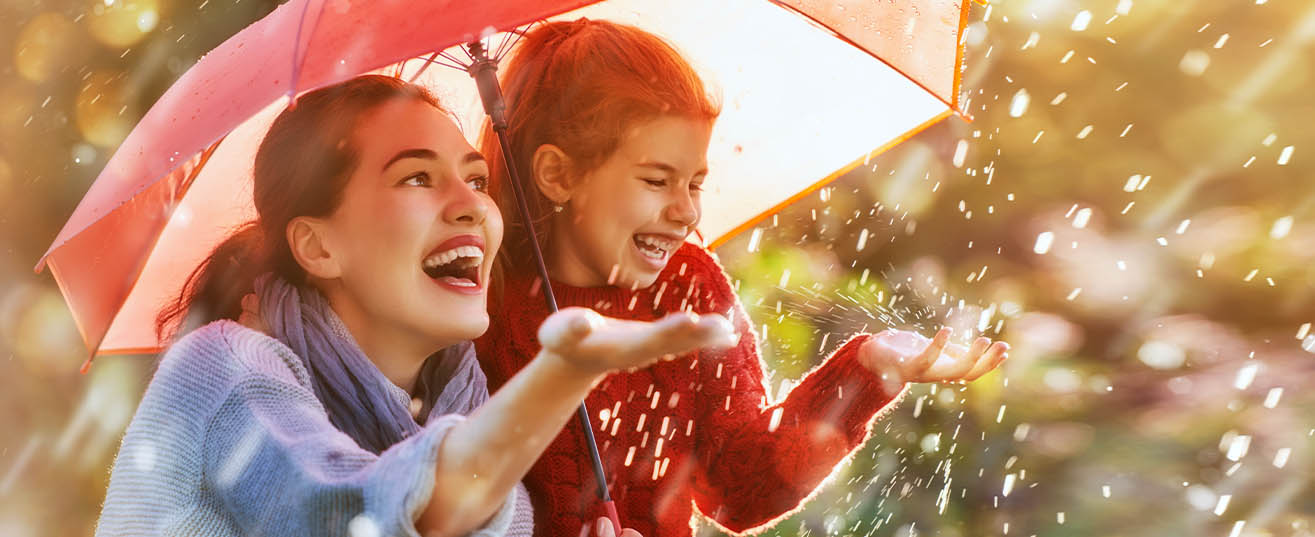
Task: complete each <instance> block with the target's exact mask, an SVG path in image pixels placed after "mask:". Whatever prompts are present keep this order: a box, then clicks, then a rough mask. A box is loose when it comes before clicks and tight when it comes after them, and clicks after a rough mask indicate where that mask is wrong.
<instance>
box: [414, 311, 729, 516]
mask: <svg viewBox="0 0 1315 537" xmlns="http://www.w3.org/2000/svg"><path fill="white" fill-rule="evenodd" d="M734 338H735V334H734V332H733V331H732V330H731V327H730V324H729V323H728V322H727V321H726V320H725V319H724V318H723V317H721V316H719V315H709V316H703V317H702V318H700V317H699V316H695V315H692V314H675V315H670V316H668V317H666V318H664V319H662V320H659V321H656V322H653V323H640V322H634V321H620V320H615V319H607V318H603V317H601V316H599V315H598V314H596V313H594V312H593V311H590V310H585V309H579V308H569V309H565V310H562V311H561V312H559V313H557V314H555V315H553V316H551V317H549V318H548V319H547V320H545V321H544V323H543V325H542V326H541V327H540V329H539V340H540V341H542V342H543V346H544V349H543V350H542V351H541V352H540V353H539V354H538V355H537V356H536V357H535V358H534V360H532V361H531V362H530V363H529V364H527V365H526V366H525V368H524V369H522V370H521V371H520V372H519V373H517V374H516V376H514V377H512V378H511V379H510V380H509V381H508V382H507V383H506V384H505V385H504V386H503V387H502V388H501V389H499V390H498V391H497V392H496V393H494V394H493V395H492V397H490V398H489V400H488V402H486V403H485V404H484V405H482V406H481V407H480V408H479V409H478V410H476V411H475V412H474V413H473V414H471V416H470V417H469V419H468V420H466V421H465V422H464V423H461V424H458V425H456V426H454V427H453V428H452V430H451V431H450V432H449V433H448V435H447V438H446V439H444V441H443V443H442V444H441V446H440V447H439V454H438V464H437V467H436V469H435V472H436V474H435V475H436V477H435V482H434V493H433V496H432V497H431V499H430V502H429V504H428V506H427V507H426V509H425V511H424V513H423V514H422V516H421V517H420V520H419V522H418V524H417V527H418V528H420V529H421V530H422V532H424V533H425V534H426V535H439V536H447V535H461V534H464V533H465V532H468V531H470V530H471V529H473V528H476V527H479V526H480V525H482V524H484V522H485V521H486V520H488V518H489V517H491V516H492V515H493V514H494V513H495V512H496V511H497V509H498V507H499V505H500V504H501V503H502V501H503V499H504V498H505V497H506V496H507V494H508V492H509V491H510V490H511V489H512V487H513V486H515V484H516V483H518V482H519V481H520V480H521V479H522V478H523V477H524V476H525V474H526V473H527V472H528V471H529V469H530V466H531V465H532V464H533V463H534V461H535V460H537V459H538V458H539V455H540V454H541V453H543V450H544V449H546V448H547V446H548V444H549V443H550V442H551V441H552V440H553V438H555V437H556V436H557V434H558V433H559V432H560V431H561V429H562V426H563V425H565V424H566V422H567V420H569V419H570V417H571V416H572V415H573V414H574V413H575V409H576V408H577V407H578V406H579V405H580V401H583V400H584V397H585V395H587V394H588V393H589V390H591V389H592V388H593V385H594V383H595V382H596V381H597V380H598V379H600V378H601V377H602V376H603V375H604V374H606V373H608V372H610V371H613V370H616V369H625V368H631V367H640V366H643V365H647V364H648V363H651V362H653V361H656V360H658V359H659V358H662V357H664V356H674V355H678V354H683V353H685V352H689V351H691V350H694V349H697V348H700V347H709V346H711V347H726V346H729V345H730V344H732V343H734Z"/></svg>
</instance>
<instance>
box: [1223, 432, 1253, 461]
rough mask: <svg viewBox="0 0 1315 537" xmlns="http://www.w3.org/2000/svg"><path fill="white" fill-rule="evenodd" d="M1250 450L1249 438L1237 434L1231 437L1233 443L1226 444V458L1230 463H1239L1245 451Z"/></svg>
mask: <svg viewBox="0 0 1315 537" xmlns="http://www.w3.org/2000/svg"><path fill="white" fill-rule="evenodd" d="M1249 449H1251V436H1250V435H1245V434H1239V435H1237V436H1234V437H1233V441H1232V442H1229V443H1228V453H1227V454H1226V455H1225V457H1228V460H1230V461H1240V460H1242V457H1245V456H1246V454H1247V450H1249Z"/></svg>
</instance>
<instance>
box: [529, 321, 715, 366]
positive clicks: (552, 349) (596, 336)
mask: <svg viewBox="0 0 1315 537" xmlns="http://www.w3.org/2000/svg"><path fill="white" fill-rule="evenodd" d="M539 342H540V343H541V344H543V351H544V352H545V353H548V354H550V355H553V356H556V357H557V358H559V359H561V360H562V361H564V362H566V363H567V364H570V365H572V366H574V367H576V368H578V369H580V370H581V372H583V373H587V374H600V373H605V372H608V371H612V370H617V369H630V368H636V367H642V366H645V365H648V364H650V363H653V362H655V361H657V360H659V359H664V358H665V359H670V358H674V357H675V356H677V355H680V354H684V353H687V352H689V351H692V350H695V349H700V348H717V349H724V348H729V347H732V346H734V345H735V344H736V343H738V342H739V335H738V334H736V332H735V329H734V327H732V326H731V323H730V321H728V320H726V318H725V317H723V316H721V315H717V314H706V315H698V314H694V313H673V314H671V315H667V316H666V317H663V318H661V319H658V320H656V321H653V322H641V321H628V320H624V319H613V318H610V317H603V316H602V315H599V314H598V313H597V312H595V311H593V310H591V309H586V308H566V309H563V310H561V311H559V312H557V313H554V314H552V315H551V316H549V317H548V318H547V319H546V320H544V321H543V324H542V325H541V326H540V327H539Z"/></svg>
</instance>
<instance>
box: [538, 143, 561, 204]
mask: <svg viewBox="0 0 1315 537" xmlns="http://www.w3.org/2000/svg"><path fill="white" fill-rule="evenodd" d="M530 168H531V170H530V173H531V176H532V177H533V178H534V184H535V186H537V187H539V192H542V193H543V195H544V196H546V197H547V198H548V199H550V200H552V201H553V203H556V204H558V205H565V204H566V202H567V201H569V200H570V199H571V178H570V175H571V174H570V171H571V157H570V156H569V155H567V154H566V152H565V151H562V148H560V147H557V146H555V145H552V144H543V145H541V146H539V148H538V149H536V150H534V157H533V159H532V160H531V161H530Z"/></svg>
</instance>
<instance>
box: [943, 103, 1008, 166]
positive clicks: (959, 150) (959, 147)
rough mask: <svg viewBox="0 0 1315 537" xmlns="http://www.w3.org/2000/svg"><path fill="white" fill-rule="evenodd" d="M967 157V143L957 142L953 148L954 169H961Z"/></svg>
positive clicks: (965, 141)
mask: <svg viewBox="0 0 1315 537" xmlns="http://www.w3.org/2000/svg"><path fill="white" fill-rule="evenodd" d="M1015 117H1017V116H1015ZM967 157H968V141H967V140H959V143H958V144H956V145H955V146H954V167H955V168H962V167H963V162H964V159H966V158H967Z"/></svg>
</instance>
